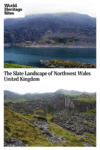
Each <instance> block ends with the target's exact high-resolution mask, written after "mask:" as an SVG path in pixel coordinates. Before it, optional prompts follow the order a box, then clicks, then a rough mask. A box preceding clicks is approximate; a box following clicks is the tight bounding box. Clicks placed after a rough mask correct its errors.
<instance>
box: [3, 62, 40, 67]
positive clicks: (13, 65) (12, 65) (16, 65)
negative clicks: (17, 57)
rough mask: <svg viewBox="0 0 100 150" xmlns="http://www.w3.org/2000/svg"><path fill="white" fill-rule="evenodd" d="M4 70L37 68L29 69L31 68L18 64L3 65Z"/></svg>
mask: <svg viewBox="0 0 100 150" xmlns="http://www.w3.org/2000/svg"><path fill="white" fill-rule="evenodd" d="M4 68H38V67H31V66H25V65H19V64H10V63H4Z"/></svg>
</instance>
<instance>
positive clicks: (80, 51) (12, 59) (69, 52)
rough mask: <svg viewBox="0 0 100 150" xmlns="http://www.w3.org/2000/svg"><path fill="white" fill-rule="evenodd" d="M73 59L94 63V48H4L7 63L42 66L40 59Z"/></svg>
mask: <svg viewBox="0 0 100 150" xmlns="http://www.w3.org/2000/svg"><path fill="white" fill-rule="evenodd" d="M47 59H49V60H50V59H59V60H73V61H80V62H87V63H92V64H96V49H93V48H92V49H91V48H22V47H17V46H12V47H5V48H4V61H5V62H8V63H14V64H20V65H27V66H36V67H43V65H41V64H40V60H47Z"/></svg>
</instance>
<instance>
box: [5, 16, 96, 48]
mask: <svg viewBox="0 0 100 150" xmlns="http://www.w3.org/2000/svg"><path fill="white" fill-rule="evenodd" d="M4 42H5V43H12V44H14V43H26V44H38V45H39V44H40V45H41V44H53V45H58V44H67V45H81V46H82V45H90V46H95V45H96V18H92V17H90V16H88V15H83V14H77V13H56V14H42V15H41V14H40V15H29V16H25V18H17V19H5V20H4Z"/></svg>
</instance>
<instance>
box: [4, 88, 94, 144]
mask: <svg viewBox="0 0 100 150" xmlns="http://www.w3.org/2000/svg"><path fill="white" fill-rule="evenodd" d="M16 87H17V86H16ZM10 88H11V86H10ZM24 88H25V86H24V87H23V89H24ZM30 88H31V87H30ZM30 88H29V87H28V88H27V89H30ZM14 89H15V88H13V90H14ZM34 89H35V88H33V91H34ZM31 90H32V89H31ZM20 92H21V90H20ZM4 146H5V147H9V146H10V147H16V146H17V147H18V146H20V147H29V146H36V147H37V146H43V147H44V146H53V147H54V146H57V147H58V146H67V147H95V146H96V93H95V92H92V93H89V92H80V91H75V90H66V89H65V90H64V89H59V90H57V91H55V92H45V93H25V94H19V93H16V92H12V91H8V90H5V91H4Z"/></svg>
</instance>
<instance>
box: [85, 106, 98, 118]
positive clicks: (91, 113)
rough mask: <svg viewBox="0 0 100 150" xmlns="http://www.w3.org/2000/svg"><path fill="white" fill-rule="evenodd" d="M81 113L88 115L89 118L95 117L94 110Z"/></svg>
mask: <svg viewBox="0 0 100 150" xmlns="http://www.w3.org/2000/svg"><path fill="white" fill-rule="evenodd" d="M83 113H84V114H86V115H90V116H94V117H96V108H94V109H90V110H88V111H86V112H83Z"/></svg>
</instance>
